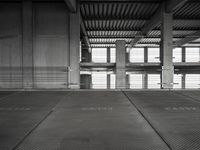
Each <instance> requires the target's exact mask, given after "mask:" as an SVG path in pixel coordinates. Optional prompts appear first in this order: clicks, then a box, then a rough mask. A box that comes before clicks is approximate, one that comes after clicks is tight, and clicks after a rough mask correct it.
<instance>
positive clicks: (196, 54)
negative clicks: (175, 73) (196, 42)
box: [185, 47, 200, 62]
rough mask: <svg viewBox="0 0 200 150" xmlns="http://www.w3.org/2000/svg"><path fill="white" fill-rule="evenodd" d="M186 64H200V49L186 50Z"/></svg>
mask: <svg viewBox="0 0 200 150" xmlns="http://www.w3.org/2000/svg"><path fill="white" fill-rule="evenodd" d="M185 51H186V52H185V53H186V56H185V57H186V62H199V61H200V51H199V48H188V47H187V48H186V49H185Z"/></svg>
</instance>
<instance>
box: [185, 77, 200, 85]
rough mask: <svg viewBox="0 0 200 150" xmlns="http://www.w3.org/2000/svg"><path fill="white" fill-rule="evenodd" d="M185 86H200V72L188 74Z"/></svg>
mask: <svg viewBox="0 0 200 150" xmlns="http://www.w3.org/2000/svg"><path fill="white" fill-rule="evenodd" d="M185 88H200V74H186V77H185Z"/></svg>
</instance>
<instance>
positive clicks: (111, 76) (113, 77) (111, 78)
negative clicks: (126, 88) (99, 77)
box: [110, 74, 116, 89]
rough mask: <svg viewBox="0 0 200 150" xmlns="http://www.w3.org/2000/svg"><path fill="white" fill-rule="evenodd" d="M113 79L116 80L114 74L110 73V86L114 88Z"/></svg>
mask: <svg viewBox="0 0 200 150" xmlns="http://www.w3.org/2000/svg"><path fill="white" fill-rule="evenodd" d="M115 81H116V76H115V74H111V75H110V88H111V89H115Z"/></svg>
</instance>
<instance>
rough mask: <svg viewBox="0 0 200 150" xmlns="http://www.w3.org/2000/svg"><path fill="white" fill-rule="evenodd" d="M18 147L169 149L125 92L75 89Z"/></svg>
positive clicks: (46, 149)
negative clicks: (79, 90) (77, 90)
mask: <svg viewBox="0 0 200 150" xmlns="http://www.w3.org/2000/svg"><path fill="white" fill-rule="evenodd" d="M17 150H168V147H167V145H166V144H165V143H164V142H163V141H162V140H161V138H160V137H159V136H158V135H157V133H156V132H155V131H154V130H153V129H152V128H151V126H150V125H149V124H148V123H147V122H146V121H145V119H144V118H143V117H142V116H141V115H140V114H139V112H138V111H137V110H136V109H135V108H134V107H133V105H132V104H131V103H130V102H129V101H128V99H127V98H126V97H125V96H124V95H123V93H122V92H105V91H98V92H97V91H96V92H95V91H92V92H91V91H87V92H86V91H82V92H72V93H71V95H70V96H69V97H66V98H65V99H63V100H62V101H61V102H60V103H59V104H58V105H57V106H56V108H55V109H54V112H53V113H52V114H51V115H50V116H49V117H48V118H46V119H45V120H44V121H43V122H42V123H41V124H40V125H39V126H38V127H37V129H35V130H34V131H33V132H32V133H31V134H30V135H29V136H28V137H27V138H26V139H25V140H24V141H23V143H22V144H20V145H19V147H18V148H17Z"/></svg>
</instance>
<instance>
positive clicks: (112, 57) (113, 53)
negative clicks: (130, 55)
mask: <svg viewBox="0 0 200 150" xmlns="http://www.w3.org/2000/svg"><path fill="white" fill-rule="evenodd" d="M110 62H111V63H115V62H116V48H110Z"/></svg>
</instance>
